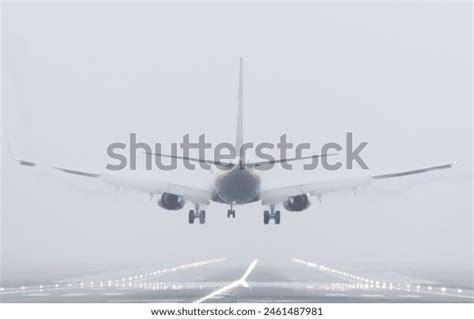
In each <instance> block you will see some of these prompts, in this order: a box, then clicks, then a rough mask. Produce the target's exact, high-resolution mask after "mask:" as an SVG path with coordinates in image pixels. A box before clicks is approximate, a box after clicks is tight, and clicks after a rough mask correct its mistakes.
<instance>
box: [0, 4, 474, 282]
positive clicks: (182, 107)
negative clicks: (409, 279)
mask: <svg viewBox="0 0 474 319" xmlns="http://www.w3.org/2000/svg"><path fill="white" fill-rule="evenodd" d="M471 22H472V17H471V9H470V4H468V3H466V4H428V3H426V4H393V3H392V4H374V3H363V4H357V3H356V4H343V3H338V4H328V3H316V4H258V5H256V4H152V3H141V4H126V3H111V4H91V3H89V4H62V5H61V4H57V3H49V4H3V17H2V26H3V42H2V79H3V81H2V97H3V99H2V115H3V117H2V124H3V125H2V128H3V127H5V125H6V126H7V127H8V131H9V134H10V139H11V142H12V148H13V149H14V152H15V154H17V155H19V156H21V157H22V158H25V159H31V160H38V161H41V162H44V163H49V164H53V165H61V166H64V167H71V168H76V169H81V170H89V171H104V169H105V165H106V164H107V162H108V158H107V156H106V147H107V145H109V144H110V143H113V142H124V141H127V139H128V135H129V134H130V133H131V132H135V133H137V135H138V136H139V138H140V139H142V140H143V141H146V142H149V143H154V142H161V143H165V144H166V143H171V142H180V140H181V138H182V136H183V135H184V134H187V133H189V134H190V135H191V136H192V137H194V138H197V137H198V136H199V135H200V134H203V133H204V134H206V137H207V138H208V140H210V141H211V142H221V141H226V142H231V143H233V141H234V134H235V125H236V123H235V122H236V114H237V84H238V60H239V57H243V58H244V127H245V134H244V139H245V141H246V142H250V141H251V142H262V141H265V142H274V143H276V142H277V141H278V138H279V136H280V135H281V134H284V133H286V134H287V135H288V138H289V139H290V140H291V141H293V142H295V143H297V142H310V143H311V144H312V145H313V146H314V150H315V152H319V148H320V145H322V144H324V143H326V142H333V141H334V142H342V141H343V140H344V137H345V132H353V133H354V137H355V139H356V140H357V141H359V142H362V141H367V142H368V146H367V148H366V150H364V153H363V154H364V159H365V160H366V162H367V164H368V166H369V167H370V171H369V172H337V174H334V175H331V174H330V173H328V172H320V171H314V172H304V174H302V173H298V172H285V171H282V170H279V169H275V170H274V171H271V172H266V173H264V174H263V177H262V178H263V183H264V186H265V187H270V186H271V185H276V186H281V185H293V184H297V183H300V182H309V181H317V180H325V179H332V178H335V176H338V177H340V176H347V175H350V176H352V175H357V174H375V173H390V172H396V171H398V170H400V169H411V168H419V167H424V166H429V165H437V164H442V163H448V162H451V161H455V160H457V161H461V164H460V165H459V166H457V167H456V168H455V169H454V170H452V171H450V172H443V174H442V178H440V179H436V178H433V180H431V177H430V178H428V179H426V178H425V177H423V178H425V181H424V182H423V183H421V184H420V185H418V186H415V187H408V186H406V185H407V183H408V184H409V183H410V181H411V180H410V181H408V182H407V181H406V180H405V181H400V184H397V183H395V182H389V184H392V185H388V187H389V188H390V187H391V186H397V185H403V187H402V189H401V190H402V191H398V190H397V191H391V192H387V191H384V190H382V189H380V188H378V187H375V188H369V189H367V190H361V191H360V194H359V195H358V196H357V197H354V196H353V195H352V193H351V192H347V193H343V194H337V195H333V196H328V197H327V198H324V199H323V203H321V204H320V203H318V201H317V199H312V206H311V207H310V208H309V209H308V210H307V211H304V212H300V213H298V212H286V211H285V212H282V224H281V225H279V226H275V225H263V217H262V214H263V210H264V207H262V206H261V204H260V203H254V204H251V205H247V206H238V207H236V215H237V216H236V218H235V219H229V220H228V219H227V217H226V213H227V209H228V207H227V206H225V205H221V204H217V203H213V204H211V205H210V206H209V207H208V208H207V222H206V225H204V226H202V225H188V224H187V212H188V209H189V208H190V207H191V205H189V206H188V205H187V206H185V208H184V209H183V210H181V211H165V210H163V209H162V208H160V207H158V206H157V205H156V200H154V201H152V202H151V201H150V200H149V197H148V194H143V193H139V192H132V191H125V190H123V191H120V192H119V193H118V194H117V195H115V194H114V192H113V191H112V189H111V188H110V187H107V186H103V185H99V184H97V182H96V181H94V180H88V179H85V178H81V177H76V176H60V174H51V173H50V172H46V171H42V170H34V169H29V168H27V167H20V166H18V165H17V164H16V163H15V162H13V161H12V160H11V159H10V158H9V157H8V155H7V153H6V151H5V146H6V143H5V139H3V143H2V155H3V156H2V179H1V181H2V212H1V213H2V219H1V221H2V229H1V232H2V233H1V235H2V250H1V252H2V264H3V276H4V279H5V278H6V279H8V278H9V277H14V276H16V275H18V274H21V275H22V276H24V277H27V276H30V275H31V276H33V272H34V271H38V272H43V273H54V272H55V271H58V272H59V271H60V272H62V273H64V274H67V273H68V271H70V272H73V271H83V272H85V273H86V272H88V271H92V270H97V269H98V270H107V269H116V268H117V269H118V268H120V267H132V266H143V265H170V264H176V263H179V262H187V261H192V260H198V259H205V258H214V257H228V258H229V259H230V260H232V261H236V262H242V263H245V262H247V261H250V260H251V259H253V258H259V259H260V260H261V262H268V263H276V264H279V263H287V262H288V261H289V258H290V257H300V258H304V259H307V260H312V261H316V262H318V261H319V262H323V263H326V264H350V265H364V266H368V267H370V266H380V267H419V268H423V267H426V268H434V269H450V270H458V269H469V268H472V256H473V248H472V240H473V233H472V227H473V222H472V202H471V199H472V183H471V172H472V171H471V164H472V135H471V134H472V131H471V130H472V100H471V88H472V80H471V75H472V64H471V58H472V49H471V42H472V35H471ZM3 133H4V130H3V129H2V134H3ZM151 174H155V176H156V178H157V179H159V180H163V181H169V182H177V183H186V184H190V185H203V184H205V183H208V182H209V180H210V177H209V174H208V173H207V172H202V171H197V172H189V171H183V170H179V171H176V172H171V173H164V172H159V171H153V172H152V173H151ZM405 186H406V187H405ZM405 188H406V189H405Z"/></svg>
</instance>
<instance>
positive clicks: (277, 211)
mask: <svg viewBox="0 0 474 319" xmlns="http://www.w3.org/2000/svg"><path fill="white" fill-rule="evenodd" d="M280 215H281V213H280V211H279V210H276V211H275V216H273V218H274V219H275V225H280Z"/></svg>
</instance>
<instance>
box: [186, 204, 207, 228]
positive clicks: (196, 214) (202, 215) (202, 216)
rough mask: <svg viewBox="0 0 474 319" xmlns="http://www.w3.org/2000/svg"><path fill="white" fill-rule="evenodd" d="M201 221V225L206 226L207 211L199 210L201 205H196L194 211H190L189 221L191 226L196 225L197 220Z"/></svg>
mask: <svg viewBox="0 0 474 319" xmlns="http://www.w3.org/2000/svg"><path fill="white" fill-rule="evenodd" d="M196 218H197V219H199V224H204V223H205V222H206V211H205V210H199V204H197V203H196V204H194V209H190V210H189V216H188V221H189V223H190V224H194V220H195V219H196Z"/></svg>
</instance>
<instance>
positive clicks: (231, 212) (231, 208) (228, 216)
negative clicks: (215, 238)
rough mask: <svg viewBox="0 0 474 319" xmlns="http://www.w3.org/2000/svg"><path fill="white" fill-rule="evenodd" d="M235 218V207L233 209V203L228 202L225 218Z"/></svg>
mask: <svg viewBox="0 0 474 319" xmlns="http://www.w3.org/2000/svg"><path fill="white" fill-rule="evenodd" d="M231 216H232V218H235V209H234V204H230V209H228V210H227V218H230V217H231Z"/></svg>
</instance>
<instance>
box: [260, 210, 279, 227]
mask: <svg viewBox="0 0 474 319" xmlns="http://www.w3.org/2000/svg"><path fill="white" fill-rule="evenodd" d="M280 215H281V213H280V211H279V210H275V205H270V211H268V210H266V211H264V212H263V223H264V224H265V225H268V223H269V222H270V219H274V220H275V225H280Z"/></svg>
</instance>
